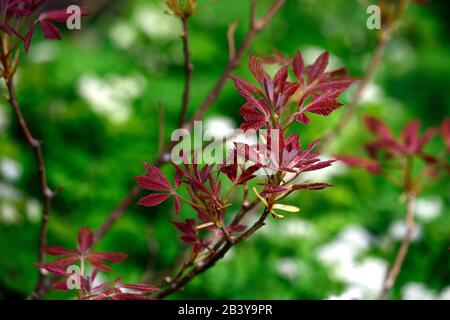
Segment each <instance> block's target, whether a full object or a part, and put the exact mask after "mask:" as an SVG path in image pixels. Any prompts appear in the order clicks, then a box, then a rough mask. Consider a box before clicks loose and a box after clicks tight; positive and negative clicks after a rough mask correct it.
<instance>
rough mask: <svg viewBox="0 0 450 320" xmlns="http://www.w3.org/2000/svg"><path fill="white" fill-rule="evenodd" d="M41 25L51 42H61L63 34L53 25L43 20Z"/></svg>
mask: <svg viewBox="0 0 450 320" xmlns="http://www.w3.org/2000/svg"><path fill="white" fill-rule="evenodd" d="M40 23H41V29H42V32H43V33H44V36H45V38H47V39H49V40H61V32H60V31H59V29H58V28H57V27H56V26H55V25H54V24H53V23H51V22H49V21H47V20H42V21H41V22H40Z"/></svg>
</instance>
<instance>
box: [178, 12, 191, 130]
mask: <svg viewBox="0 0 450 320" xmlns="http://www.w3.org/2000/svg"><path fill="white" fill-rule="evenodd" d="M188 19H189V18H188V17H185V16H184V15H182V16H180V20H181V25H182V28H183V29H182V34H181V39H182V40H183V56H184V73H185V81H184V92H183V99H182V103H181V112H180V119H179V120H178V124H179V126H180V127H181V126H183V124H184V122H185V120H186V115H187V112H188V108H189V100H190V96H191V84H192V69H193V66H192V61H191V52H190V49H189V25H188Z"/></svg>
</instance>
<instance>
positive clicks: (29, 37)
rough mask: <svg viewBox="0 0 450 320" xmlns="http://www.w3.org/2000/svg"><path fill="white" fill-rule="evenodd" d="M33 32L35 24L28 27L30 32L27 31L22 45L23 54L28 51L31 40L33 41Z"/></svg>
mask: <svg viewBox="0 0 450 320" xmlns="http://www.w3.org/2000/svg"><path fill="white" fill-rule="evenodd" d="M35 31H36V23H33V24H32V25H31V27H30V30H28V32H27V34H26V35H25V43H24V48H25V52H28V50H29V49H30V45H31V40H32V39H33V35H34V32H35Z"/></svg>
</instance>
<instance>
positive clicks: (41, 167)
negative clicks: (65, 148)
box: [2, 53, 56, 295]
mask: <svg viewBox="0 0 450 320" xmlns="http://www.w3.org/2000/svg"><path fill="white" fill-rule="evenodd" d="M3 55H4V53H3ZM7 60H8V59H7V58H4V57H2V62H3V72H4V75H5V82H6V87H7V89H8V94H9V97H8V102H9V103H10V105H11V106H12V108H13V109H14V113H15V115H16V118H17V121H18V122H19V125H20V128H21V129H22V133H23V134H24V136H25V139H26V141H27V143H28V144H29V145H30V147H31V148H32V149H33V152H34V156H35V161H36V166H37V170H38V174H39V182H40V186H41V192H42V195H43V197H44V206H43V209H42V218H41V229H40V232H39V252H38V254H39V259H38V262H39V264H43V263H44V262H45V251H44V248H45V246H47V230H48V220H49V216H50V209H51V201H52V198H53V196H54V195H55V194H56V193H55V192H53V191H52V190H51V189H50V187H49V186H48V183H47V175H46V170H45V163H44V157H43V155H42V141H39V140H37V139H35V138H34V137H33V135H32V134H31V131H30V129H29V127H28V124H27V122H26V120H25V118H24V117H23V114H22V111H21V109H20V105H19V101H18V99H17V96H16V91H15V87H14V80H13V74H10V72H9V64H8V61H7ZM38 272H39V277H38V282H37V284H36V287H35V289H34V291H33V294H32V295H36V294H37V293H38V292H39V291H40V290H42V288H43V286H44V280H45V275H44V274H43V273H42V270H41V269H39V270H38Z"/></svg>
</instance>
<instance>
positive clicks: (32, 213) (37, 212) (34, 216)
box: [26, 199, 41, 223]
mask: <svg viewBox="0 0 450 320" xmlns="http://www.w3.org/2000/svg"><path fill="white" fill-rule="evenodd" d="M26 215H27V218H28V220H29V221H30V222H32V223H36V222H39V220H40V219H41V205H40V204H39V201H37V200H36V199H29V200H27V203H26Z"/></svg>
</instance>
